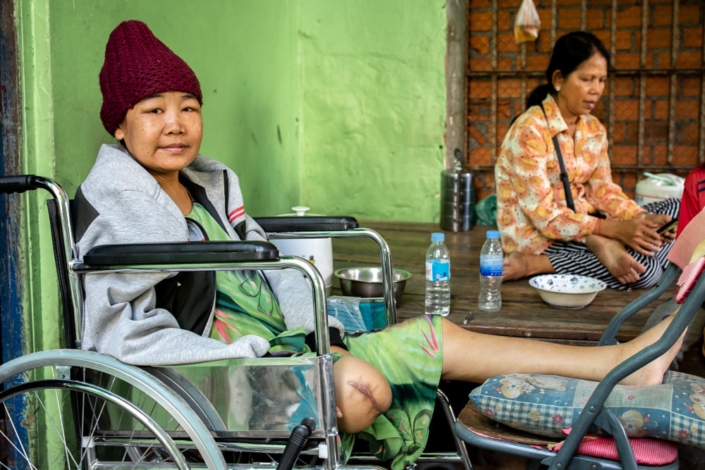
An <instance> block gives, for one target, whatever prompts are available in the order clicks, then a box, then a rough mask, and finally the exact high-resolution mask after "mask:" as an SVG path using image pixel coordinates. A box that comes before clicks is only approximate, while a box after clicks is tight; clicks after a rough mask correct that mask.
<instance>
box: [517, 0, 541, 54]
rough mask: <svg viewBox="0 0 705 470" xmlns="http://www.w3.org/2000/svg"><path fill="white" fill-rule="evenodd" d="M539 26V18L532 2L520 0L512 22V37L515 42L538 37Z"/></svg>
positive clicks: (534, 39) (532, 39)
mask: <svg viewBox="0 0 705 470" xmlns="http://www.w3.org/2000/svg"><path fill="white" fill-rule="evenodd" d="M539 28H541V20H539V12H538V11H536V7H535V6H534V2H533V1H532V0H524V1H522V2H521V6H520V7H519V11H518V12H517V18H516V21H515V22H514V39H515V40H516V42H517V44H519V43H520V42H524V41H536V38H538V37H539Z"/></svg>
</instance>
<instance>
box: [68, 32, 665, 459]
mask: <svg viewBox="0 0 705 470" xmlns="http://www.w3.org/2000/svg"><path fill="white" fill-rule="evenodd" d="M100 84H101V91H102V94H103V107H102V110H101V119H102V121H103V124H104V126H105V128H106V130H107V131H108V132H109V133H110V135H112V136H114V137H115V138H116V139H117V140H118V141H119V142H120V143H119V144H118V145H104V146H102V147H101V149H100V152H99V154H98V157H97V160H96V163H95V165H94V167H93V169H92V170H91V172H90V174H89V175H88V177H87V178H86V180H85V181H84V182H83V184H82V185H81V186H80V188H79V190H78V192H77V195H76V200H77V202H78V204H79V211H78V215H77V221H76V226H77V232H78V233H77V235H76V238H77V240H78V249H79V256H83V254H84V253H86V252H87V250H89V249H90V248H91V247H93V246H96V245H100V244H109V243H150V242H151V243H160V242H185V241H188V240H192V241H197V240H264V239H265V237H266V236H265V234H264V232H263V231H262V229H261V228H260V227H259V226H258V225H257V223H256V222H255V221H254V220H253V219H251V218H250V217H249V216H248V215H247V214H246V212H245V209H244V203H243V200H242V195H241V193H240V187H239V184H238V179H237V176H235V174H234V173H233V172H232V171H231V170H230V169H228V168H227V167H225V166H224V165H222V164H221V163H218V162H217V161H215V160H211V159H209V158H207V157H204V156H202V155H199V153H198V151H199V148H200V146H201V138H202V135H203V121H202V118H201V105H202V95H201V89H200V86H199V83H198V80H197V78H196V76H195V75H194V73H193V71H192V70H191V69H190V68H189V67H188V65H186V63H185V62H184V61H183V60H181V59H180V58H179V57H178V56H176V55H175V54H174V53H173V52H172V51H171V50H169V49H168V48H167V47H166V46H165V45H164V44H162V43H161V42H160V41H159V40H158V39H157V38H155V37H154V35H153V34H152V33H151V31H150V30H149V29H148V28H147V26H146V25H145V24H144V23H141V22H138V21H129V22H125V23H122V24H120V25H119V26H118V27H117V28H116V29H115V30H114V31H113V32H112V34H111V35H110V39H109V41H108V45H107V48H106V53H105V63H104V65H103V69H102V71H101V73H100ZM84 287H85V293H86V300H85V302H86V317H85V324H84V336H83V338H84V341H83V347H84V348H85V349H90V350H95V351H98V352H101V353H104V354H109V355H112V356H115V357H117V358H118V359H120V360H122V361H124V362H127V363H132V364H138V365H146V364H179V363H193V362H199V361H209V360H217V359H227V358H236V357H259V356H263V355H264V354H267V353H271V354H281V353H283V352H289V353H291V352H294V353H306V352H308V351H310V348H309V346H308V345H307V344H306V341H305V337H306V335H307V334H308V333H310V332H311V331H312V329H313V307H312V300H311V293H310V289H309V287H308V283H307V281H306V280H305V279H304V278H303V276H301V275H300V274H299V273H298V272H288V271H287V270H285V271H268V272H267V273H266V274H261V273H258V272H250V271H247V272H220V271H219V272H217V273H212V272H210V273H180V274H178V275H174V274H165V273H155V274H105V275H102V274H101V275H89V276H86V278H85V284H84ZM669 321H670V320H666V321H664V322H662V323H660V324H659V325H658V326H656V327H654V328H653V329H651V330H649V331H648V332H646V333H645V334H644V335H642V336H640V337H638V338H637V339H635V340H634V341H632V342H630V343H624V344H620V345H616V346H605V347H600V348H585V347H571V346H564V345H558V344H552V343H544V342H538V341H531V340H525V339H518V338H505V337H493V336H487V335H482V334H478V333H473V332H470V331H467V330H464V329H462V328H460V327H458V326H456V325H454V324H452V323H451V322H449V321H447V320H446V319H444V318H441V317H440V316H423V317H419V318H417V319H415V320H411V321H408V322H405V323H402V324H399V325H393V326H391V327H389V328H386V329H384V330H381V331H378V332H371V333H364V334H345V333H344V331H343V328H342V325H341V324H340V322H337V321H335V319H333V318H331V321H330V324H331V326H332V336H333V337H334V341H332V343H333V346H332V347H331V349H332V350H333V351H334V354H335V356H336V358H337V360H336V362H335V365H334V374H335V394H336V403H337V405H338V410H337V411H338V425H339V429H340V431H341V432H343V433H345V434H344V435H343V440H342V446H341V447H342V449H343V455H348V454H347V452H349V449H350V448H351V446H352V442H353V440H354V438H355V433H360V434H359V435H360V436H362V437H364V438H365V439H367V440H369V441H370V442H371V443H372V444H373V445H375V446H376V447H375V449H376V450H377V451H378V452H376V453H377V455H380V456H382V457H384V458H387V459H394V461H393V463H392V466H393V467H394V468H402V467H403V466H405V465H406V464H409V463H411V462H413V460H414V459H415V458H416V457H418V455H419V454H420V453H421V451H422V450H423V448H424V445H425V443H426V439H427V437H428V432H427V431H428V425H429V421H430V420H429V419H428V418H429V417H430V415H431V413H432V410H433V406H434V401H435V392H436V388H437V386H438V383H439V381H440V380H441V379H457V380H465V381H471V382H483V381H484V380H486V379H487V378H488V377H492V376H495V375H498V374H503V373H511V372H517V371H521V372H524V373H544V374H557V375H565V376H570V377H579V378H583V379H588V380H600V379H601V378H602V377H604V376H605V374H606V373H607V372H609V371H610V370H611V369H612V368H613V367H614V366H615V365H616V364H617V363H619V362H621V361H622V360H624V359H626V358H628V357H630V356H632V355H633V354H635V353H636V352H638V351H640V350H641V349H643V348H644V347H646V346H647V345H650V344H652V343H653V342H655V341H656V340H657V339H658V338H659V337H660V336H661V334H662V333H663V331H664V329H665V328H666V326H667V325H668V322H669ZM677 349H678V347H677V346H676V347H675V348H674V351H677ZM674 353H675V352H674ZM671 358H672V354H671V353H669V354H667V355H666V356H664V357H662V358H659V359H658V360H656V361H654V362H652V363H651V364H649V365H647V366H646V367H645V368H643V369H641V370H639V371H638V372H636V373H635V374H634V375H632V376H630V377H629V378H628V379H627V380H626V382H627V383H631V384H656V383H660V382H661V380H662V378H663V374H664V371H665V370H666V368H667V367H668V365H669V364H670V362H671Z"/></svg>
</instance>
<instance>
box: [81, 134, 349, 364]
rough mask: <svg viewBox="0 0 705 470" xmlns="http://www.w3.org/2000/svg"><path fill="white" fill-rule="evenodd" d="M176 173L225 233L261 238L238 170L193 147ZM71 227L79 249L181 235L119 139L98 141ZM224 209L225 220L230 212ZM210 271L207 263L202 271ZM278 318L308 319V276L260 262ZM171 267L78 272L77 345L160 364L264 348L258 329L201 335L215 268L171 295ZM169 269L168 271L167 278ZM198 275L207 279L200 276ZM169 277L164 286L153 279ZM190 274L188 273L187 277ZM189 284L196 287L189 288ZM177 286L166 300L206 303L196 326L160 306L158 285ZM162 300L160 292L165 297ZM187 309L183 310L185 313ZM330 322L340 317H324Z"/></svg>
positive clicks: (308, 324)
mask: <svg viewBox="0 0 705 470" xmlns="http://www.w3.org/2000/svg"><path fill="white" fill-rule="evenodd" d="M180 176H181V177H182V179H185V180H187V181H188V182H189V183H190V184H193V185H195V186H194V187H195V188H198V189H200V190H201V192H202V193H203V196H204V197H205V198H207V200H206V201H205V203H206V204H207V205H209V206H210V207H209V209H210V211H211V213H213V211H214V212H215V213H216V214H217V215H218V218H219V219H220V220H219V223H220V224H221V226H223V228H224V229H225V230H226V231H227V232H228V234H229V235H230V236H231V237H232V239H233V240H266V234H265V233H264V231H263V230H262V228H261V227H260V226H259V225H258V224H257V223H256V222H255V221H254V220H253V219H252V218H250V216H248V215H247V214H245V213H244V211H243V210H242V209H241V208H242V207H243V200H242V194H241V193H240V186H239V183H238V178H237V176H236V175H235V173H233V172H232V171H231V170H230V169H228V168H227V167H226V166H225V165H223V164H221V163H219V162H217V161H215V160H212V159H209V158H207V157H204V156H202V155H199V156H198V157H196V160H195V161H194V162H193V163H192V164H191V165H189V166H188V167H187V168H185V169H184V170H182V171H181V175H180ZM76 204H77V206H78V208H79V209H78V215H77V217H76V218H75V221H74V222H75V230H76V239H77V240H78V241H77V248H78V256H79V258H81V259H82V257H83V254H84V253H86V252H87V251H88V250H89V249H91V248H92V247H94V246H96V245H106V244H129V243H169V242H185V241H188V239H189V231H188V226H187V223H186V220H185V218H184V216H183V215H182V213H181V211H180V210H179V208H178V207H177V205H176V204H175V203H174V202H173V201H172V200H171V198H170V197H169V196H168V195H167V194H166V193H165V192H164V191H163V190H162V189H161V187H160V186H159V184H158V183H157V181H156V180H155V179H154V178H153V177H152V176H151V175H150V174H149V173H148V172H147V171H146V170H145V169H144V168H143V167H142V166H141V165H140V164H139V163H137V162H136V161H135V160H134V159H133V158H132V157H131V156H130V154H129V153H128V152H127V151H126V150H125V149H124V148H123V147H121V146H111V145H103V146H102V147H101V149H100V152H99V153H98V158H97V160H96V163H95V165H94V166H93V168H92V169H91V172H90V174H89V175H88V177H87V178H86V180H85V181H84V182H83V184H81V186H80V188H79V190H78V192H77V194H76ZM228 215H229V216H230V218H231V219H232V220H230V221H229V218H228ZM206 274H212V273H206ZM265 275H266V277H267V280H268V282H269V284H270V286H271V288H272V290H273V292H274V295H275V296H276V298H277V300H278V302H279V305H280V307H281V311H282V312H283V315H284V321H285V323H286V326H287V328H293V327H296V326H304V327H305V328H306V330H307V332H311V331H312V330H313V328H314V320H313V301H312V297H311V288H310V282H309V281H308V280H306V279H305V278H304V277H303V276H302V275H301V274H300V273H298V272H296V271H292V270H283V271H267V272H266V274H265ZM174 276H176V275H175V274H173V273H172V274H166V273H154V274H92V275H88V276H86V278H85V281H84V291H85V297H86V299H85V318H84V322H83V323H84V324H83V343H82V345H83V348H84V349H88V350H94V351H98V352H101V353H104V354H109V355H111V356H114V357H116V358H118V359H120V360H121V361H123V362H126V363H130V364H137V365H166V364H184V363H193V362H203V361H210V360H219V359H229V358H237V357H259V356H262V355H264V354H265V353H266V352H267V350H268V349H269V342H268V341H267V340H265V339H264V338H261V337H259V336H254V335H248V336H244V337H242V338H240V339H239V340H237V341H235V342H234V343H232V344H225V343H222V342H220V341H217V340H214V339H210V338H209V337H208V336H209V333H210V330H211V325H212V321H213V308H214V305H215V286H214V282H213V280H214V276H213V277H212V278H210V281H209V280H208V279H207V278H203V277H201V278H200V279H201V281H202V282H201V285H205V286H206V288H205V289H200V288H199V287H198V286H191V287H192V288H191V290H190V291H187V295H186V297H187V299H186V301H185V302H184V301H183V299H184V296H183V295H181V296H180V295H178V292H179V289H178V288H176V286H179V288H182V287H188V286H182V283H181V282H175V281H174V279H176V278H175V277H174ZM169 278H172V279H171V281H170V280H169ZM204 279H206V280H205V281H204ZM169 282H171V284H172V285H171V287H170V288H169V289H166V290H165V289H162V288H161V287H162V286H164V285H165V283H167V284H168V283H169ZM189 282H190V281H189ZM194 287H195V288H194ZM165 291H172V292H173V291H176V292H177V294H176V295H172V296H171V301H172V302H171V305H172V306H173V307H174V308H179V307H178V306H177V305H176V304H177V302H174V299H177V300H179V302H178V304H180V305H187V306H192V305H200V308H201V309H203V308H204V306H205V315H201V316H202V317H203V321H201V322H197V323H196V327H197V330H196V331H195V332H192V331H188V330H187V329H183V328H182V327H181V326H180V324H179V322H178V321H177V318H176V317H175V316H174V314H172V312H171V311H169V310H168V309H167V308H164V307H163V305H165V302H164V301H162V299H160V295H161V293H162V292H165ZM166 305H169V302H166ZM188 313H189V312H186V314H185V315H184V314H183V312H182V317H183V318H187V317H188ZM329 322H330V326H332V327H335V328H338V329H339V330H340V331H341V332H342V331H343V326H342V324H340V322H339V321H337V320H336V319H334V318H329Z"/></svg>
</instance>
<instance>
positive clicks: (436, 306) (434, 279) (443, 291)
mask: <svg viewBox="0 0 705 470" xmlns="http://www.w3.org/2000/svg"><path fill="white" fill-rule="evenodd" d="M445 238H446V236H445V234H443V233H433V234H431V246H429V247H428V250H427V251H426V307H425V312H426V314H434V315H443V316H446V315H448V314H449V313H450V254H449V253H448V248H446V246H445V243H443V242H444V241H445Z"/></svg>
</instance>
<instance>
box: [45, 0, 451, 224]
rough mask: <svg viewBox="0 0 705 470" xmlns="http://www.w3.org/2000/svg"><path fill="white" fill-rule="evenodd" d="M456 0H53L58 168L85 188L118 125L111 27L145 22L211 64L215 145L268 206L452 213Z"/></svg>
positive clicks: (251, 195) (263, 208)
mask: <svg viewBox="0 0 705 470" xmlns="http://www.w3.org/2000/svg"><path fill="white" fill-rule="evenodd" d="M443 4H444V1H443V0H434V1H429V0H393V1H392V0H386V1H384V2H377V1H373V0H366V1H355V2H331V1H329V0H296V1H283V0H282V1H264V2H263V1H255V0H250V1H227V2H223V1H205V2H192V1H188V0H180V1H179V0H170V1H157V0H153V1H148V2H145V1H140V0H109V1H107V0H101V1H96V0H72V1H71V2H68V1H66V2H64V1H62V2H50V20H49V24H50V42H51V69H52V76H53V98H54V135H55V136H56V143H55V146H56V174H57V177H58V179H59V181H60V182H62V183H63V184H65V185H66V186H67V188H68V189H69V190H70V192H73V191H74V190H75V188H76V187H77V186H78V184H79V183H80V182H81V180H82V179H83V178H84V177H85V175H86V174H87V172H88V171H89V169H90V167H91V165H92V163H93V159H94V158H95V154H96V152H97V149H98V147H99V146H100V144H101V143H103V142H110V141H111V138H110V136H108V135H107V133H106V132H105V131H104V130H103V128H102V126H101V123H100V121H99V119H98V115H99V114H98V113H99V110H100V103H101V96H100V89H99V87H98V79H97V77H98V73H99V71H100V67H101V65H102V61H103V52H104V48H105V42H106V41H107V38H108V35H109V33H110V31H111V30H112V29H113V28H114V27H115V26H116V25H117V24H118V23H119V22H120V21H123V20H126V19H131V18H134V19H140V20H142V21H145V22H146V23H147V24H148V25H149V26H150V27H151V28H152V30H153V31H154V33H155V34H156V36H157V37H159V38H160V39H162V40H163V41H164V42H165V43H166V44H167V45H169V47H171V48H172V49H173V50H174V51H175V52H176V53H177V54H179V55H181V56H182V57H183V58H184V59H185V60H186V62H188V63H189V64H190V65H191V67H192V68H193V69H194V70H195V72H196V74H197V75H198V77H199V79H200V81H201V86H202V89H203V93H204V102H205V105H204V108H203V113H204V120H205V137H204V143H203V148H202V152H203V153H204V154H206V155H208V156H211V157H213V158H216V159H218V160H221V161H223V162H224V163H226V164H228V165H230V166H231V167H233V168H234V169H235V171H236V172H237V173H238V174H239V175H240V178H241V181H242V185H243V192H244V195H245V202H246V205H247V207H248V210H249V211H252V213H254V214H255V215H265V214H273V213H280V212H284V211H288V207H289V206H290V205H293V204H297V203H302V204H306V205H309V206H311V207H312V208H313V210H314V211H315V212H320V213H329V214H334V213H335V214H343V213H345V214H350V215H355V216H357V217H358V218H363V219H392V220H410V221H423V222H428V221H433V220H438V213H439V209H438V206H439V204H438V198H437V193H438V187H439V179H440V177H439V173H440V171H441V170H442V168H443V154H444V152H443V150H442V148H440V146H441V145H442V143H443V131H444V124H443V123H444V119H445V83H444V67H443V60H444V55H445V47H446V46H445V27H446V12H445V9H444V8H443Z"/></svg>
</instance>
